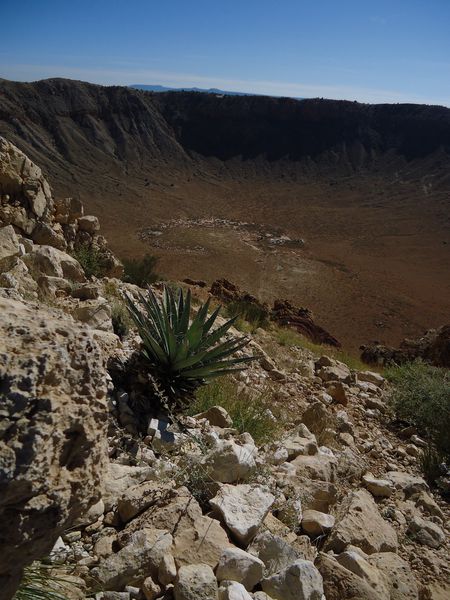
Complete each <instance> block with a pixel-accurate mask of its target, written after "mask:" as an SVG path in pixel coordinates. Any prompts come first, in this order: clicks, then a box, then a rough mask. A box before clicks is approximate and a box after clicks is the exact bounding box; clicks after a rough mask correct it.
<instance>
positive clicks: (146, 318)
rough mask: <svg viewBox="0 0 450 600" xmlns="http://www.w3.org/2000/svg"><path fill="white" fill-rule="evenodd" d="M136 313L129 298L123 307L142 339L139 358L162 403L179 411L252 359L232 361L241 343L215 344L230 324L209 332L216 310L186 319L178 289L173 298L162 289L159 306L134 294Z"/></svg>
mask: <svg viewBox="0 0 450 600" xmlns="http://www.w3.org/2000/svg"><path fill="white" fill-rule="evenodd" d="M139 301H140V304H141V306H142V308H141V307H140V306H139V304H138V303H136V302H135V301H134V300H133V299H132V298H131V297H130V296H126V302H127V307H128V310H129V313H130V316H131V318H132V320H133V321H134V323H135V325H136V327H137V329H138V332H139V335H140V336H141V338H142V351H141V354H142V357H143V359H144V361H145V362H146V363H147V364H148V368H149V371H150V372H151V373H152V375H154V376H155V377H156V379H157V380H158V383H159V384H160V386H161V387H162V389H163V391H164V393H165V395H166V398H167V400H168V403H169V404H170V405H171V406H172V407H174V406H182V405H184V404H186V403H189V401H190V400H191V399H192V395H193V393H194V391H195V390H196V389H197V388H198V387H200V386H201V385H204V384H205V383H207V382H208V381H209V380H211V379H213V378H215V377H219V376H221V375H226V374H227V373H231V372H233V371H240V370H242V368H243V365H244V364H245V363H248V362H249V361H251V360H253V357H252V356H243V357H240V358H236V357H233V355H234V354H235V353H236V352H237V351H238V350H241V349H243V348H244V347H245V346H246V345H247V344H248V341H249V340H248V339H247V338H246V337H230V338H229V339H227V340H226V341H221V340H222V338H223V337H224V336H225V334H226V333H227V332H228V330H229V329H230V327H231V326H232V325H233V323H234V322H235V319H230V320H228V321H226V322H225V323H224V324H223V325H221V326H220V327H218V328H216V329H215V330H213V326H214V323H215V322H216V319H217V316H218V315H219V312H220V308H221V307H220V306H219V307H218V308H216V309H215V310H214V311H213V313H212V314H211V315H210V316H208V309H209V304H210V302H209V300H208V301H207V302H206V303H205V304H202V305H201V306H200V307H199V309H198V311H197V312H196V314H195V316H194V317H193V318H192V319H191V316H190V315H191V293H190V291H188V292H187V294H186V296H185V294H184V292H183V290H182V289H179V290H178V294H177V295H174V293H173V292H172V290H171V289H170V288H169V287H167V286H166V287H165V288H164V294H163V299H162V301H159V300H158V299H157V298H156V296H155V294H154V293H153V292H152V291H151V290H148V293H147V295H146V296H144V295H142V294H140V295H139Z"/></svg>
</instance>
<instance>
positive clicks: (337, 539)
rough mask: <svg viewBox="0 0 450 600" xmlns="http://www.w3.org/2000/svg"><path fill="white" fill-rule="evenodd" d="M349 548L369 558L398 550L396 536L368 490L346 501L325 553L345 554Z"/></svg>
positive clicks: (325, 547)
mask: <svg viewBox="0 0 450 600" xmlns="http://www.w3.org/2000/svg"><path fill="white" fill-rule="evenodd" d="M349 544H351V545H353V546H357V547H358V548H361V550H363V551H364V552H366V553H367V554H373V553H375V552H391V551H394V552H395V550H396V549H397V546H398V540H397V534H396V533H395V531H394V529H393V528H392V527H391V526H390V525H389V524H388V523H387V522H386V521H385V520H384V519H383V518H382V517H381V515H380V513H379V512H378V508H377V505H376V504H375V502H374V501H373V499H372V496H371V495H370V494H369V492H367V491H366V490H358V491H355V492H350V493H349V494H348V495H347V497H346V498H345V499H344V501H343V502H342V504H341V506H340V508H339V511H338V515H337V517H336V525H335V527H334V529H333V530H332V532H331V533H330V536H329V537H328V539H327V541H326V543H325V546H324V549H325V550H333V551H335V552H343V551H344V550H345V548H346V546H347V545H349Z"/></svg>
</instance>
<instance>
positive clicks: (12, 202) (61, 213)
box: [0, 137, 123, 288]
mask: <svg viewBox="0 0 450 600" xmlns="http://www.w3.org/2000/svg"><path fill="white" fill-rule="evenodd" d="M83 212H84V211H83V205H82V204H81V202H80V201H79V200H77V199H75V198H62V199H54V198H53V196H52V192H51V189H50V185H49V183H48V181H47V179H46V178H45V177H44V176H43V174H42V171H41V169H40V168H39V167H38V166H37V165H35V164H34V163H33V162H32V161H31V160H30V159H29V158H28V157H27V156H26V155H25V154H24V153H23V152H21V151H20V150H19V149H18V148H16V147H15V146H14V145H13V144H11V143H10V142H8V141H7V140H6V139H5V138H3V137H0V230H1V228H4V229H5V230H4V231H3V233H2V234H0V272H3V273H4V272H5V271H8V270H10V269H11V268H12V267H13V266H14V265H16V264H17V263H18V261H21V258H20V257H22V256H23V255H25V256H24V260H23V262H24V263H25V265H26V267H28V270H29V272H30V275H31V277H32V278H33V279H35V280H36V281H37V278H38V277H39V276H41V275H52V276H56V277H62V276H64V277H66V278H68V279H70V280H71V281H83V280H84V273H83V271H82V269H81V267H80V266H79V265H78V267H71V268H70V269H69V268H68V269H67V271H66V272H65V273H63V271H64V268H63V269H62V270H61V268H60V267H61V263H62V264H63V265H64V262H66V263H67V264H70V263H71V264H72V265H73V264H74V263H76V262H77V261H75V259H74V258H72V257H71V256H70V255H69V254H68V253H73V252H74V251H75V252H76V251H80V249H81V250H83V251H91V252H95V253H96V254H97V255H98V257H99V258H98V260H99V261H101V266H102V272H103V275H104V276H110V277H118V276H120V275H121V274H122V272H123V268H122V265H121V264H120V262H119V261H118V260H117V259H116V258H115V256H114V255H113V254H112V252H111V251H110V250H109V249H108V246H107V244H106V240H105V238H103V237H102V236H101V235H99V229H100V225H99V222H98V219H97V217H94V216H91V215H84V214H83ZM7 226H9V229H8V228H6V227H7ZM12 230H14V232H15V233H16V234H17V235H18V236H19V237H18V238H17V239H16V240H12V239H11V231H12ZM8 232H9V233H8ZM16 242H17V243H16ZM17 244H20V246H19V247H18V248H16V251H15V252H13V248H12V245H14V246H17ZM26 267H25V271H26V272H28V271H27V269H26ZM9 287H13V288H14V287H15V288H20V282H19V283H18V284H16V285H14V281H13V280H11V281H10V286H9Z"/></svg>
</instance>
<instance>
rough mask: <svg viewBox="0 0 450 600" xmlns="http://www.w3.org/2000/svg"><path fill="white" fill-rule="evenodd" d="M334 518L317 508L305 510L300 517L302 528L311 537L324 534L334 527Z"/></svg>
mask: <svg viewBox="0 0 450 600" xmlns="http://www.w3.org/2000/svg"><path fill="white" fill-rule="evenodd" d="M334 522H335V519H334V517H333V516H332V515H328V514H326V513H323V512H319V511H318V510H305V511H304V513H303V519H302V529H303V531H304V532H305V533H307V534H308V535H310V536H312V537H317V536H319V535H326V534H327V533H329V532H330V531H331V530H332V529H333V527H334Z"/></svg>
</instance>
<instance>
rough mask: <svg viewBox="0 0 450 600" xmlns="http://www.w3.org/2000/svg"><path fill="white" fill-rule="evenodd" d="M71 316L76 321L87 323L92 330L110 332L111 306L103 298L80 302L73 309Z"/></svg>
mask: <svg viewBox="0 0 450 600" xmlns="http://www.w3.org/2000/svg"><path fill="white" fill-rule="evenodd" d="M72 315H73V317H74V318H75V319H77V321H81V322H82V323H87V324H88V325H89V326H90V327H92V328H93V329H101V330H102V331H112V321H111V306H110V305H109V304H108V302H107V301H106V300H105V298H101V297H100V298H97V299H96V300H85V301H84V302H81V303H80V304H78V306H76V307H75V308H74V309H73V311H72Z"/></svg>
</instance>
